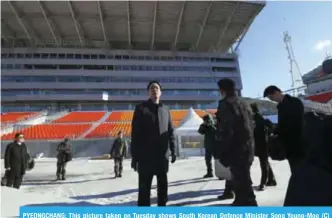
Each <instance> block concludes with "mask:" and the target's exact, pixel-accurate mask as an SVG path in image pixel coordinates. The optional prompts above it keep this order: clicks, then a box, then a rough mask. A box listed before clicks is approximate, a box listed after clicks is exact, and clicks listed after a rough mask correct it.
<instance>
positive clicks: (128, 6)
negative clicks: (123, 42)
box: [127, 1, 131, 47]
mask: <svg viewBox="0 0 332 218" xmlns="http://www.w3.org/2000/svg"><path fill="white" fill-rule="evenodd" d="M127 25H128V27H127V28H128V44H129V47H131V23H130V1H127Z"/></svg>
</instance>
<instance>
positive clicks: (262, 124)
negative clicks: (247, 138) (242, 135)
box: [253, 113, 273, 157]
mask: <svg viewBox="0 0 332 218" xmlns="http://www.w3.org/2000/svg"><path fill="white" fill-rule="evenodd" d="M253 118H254V126H255V128H254V138H255V155H256V156H259V157H264V156H268V135H269V133H270V132H271V131H272V128H273V123H272V122H271V121H270V120H268V119H265V118H264V117H263V116H262V115H260V114H259V113H256V114H254V117H253Z"/></svg>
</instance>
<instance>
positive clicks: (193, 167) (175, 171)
mask: <svg viewBox="0 0 332 218" xmlns="http://www.w3.org/2000/svg"><path fill="white" fill-rule="evenodd" d="M1 168H2V169H3V161H2V162H1ZM272 168H273V170H274V172H275V174H276V178H277V182H278V186H277V187H269V188H268V189H266V191H264V192H256V196H257V200H258V203H259V205H261V206H281V205H282V204H283V199H284V196H285V192H286V188H287V183H288V179H289V176H290V172H289V167H288V164H287V162H272ZM55 170H56V169H55V159H48V158H43V159H38V160H37V161H36V166H35V168H34V169H33V170H32V171H30V172H28V173H27V174H26V176H25V177H24V182H23V185H22V187H21V189H20V190H14V189H12V188H4V187H2V188H1V217H5V216H17V215H18V213H19V207H20V206H23V205H40V206H42V205H44V206H65V205H66V206H70V205H76V206H77V205H80V206H82V205H86V206H88V205H107V206H121V205H124V206H129V205H133V206H134V205H136V200H137V185H138V178H137V173H136V172H134V171H133V170H132V169H130V161H129V160H126V161H125V162H124V173H123V177H122V178H117V179H114V174H113V160H87V159H74V160H73V161H72V162H70V163H69V164H68V167H67V172H68V173H67V180H65V181H55V180H54V179H55ZM2 173H3V172H2ZM205 173H206V167H205V162H204V158H203V157H195V158H189V159H183V160H178V161H177V162H176V163H175V164H173V165H171V167H170V172H169V174H168V175H169V202H168V205H171V206H172V205H173V206H197V205H199V206H217V205H225V204H228V203H231V202H232V201H230V200H229V201H218V200H217V196H218V195H220V194H222V192H223V189H224V185H225V182H224V181H220V180H218V179H217V178H212V179H202V176H203V175H204V174H205ZM260 174H261V173H260V168H259V162H258V160H255V162H254V165H253V167H252V178H253V182H254V186H257V185H258V184H259V181H260ZM155 184H156V181H155V180H154V183H153V185H154V188H153V190H152V191H151V198H152V203H153V204H155V203H156V194H157V193H156V189H155Z"/></svg>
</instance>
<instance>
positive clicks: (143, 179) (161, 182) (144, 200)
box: [137, 172, 168, 206]
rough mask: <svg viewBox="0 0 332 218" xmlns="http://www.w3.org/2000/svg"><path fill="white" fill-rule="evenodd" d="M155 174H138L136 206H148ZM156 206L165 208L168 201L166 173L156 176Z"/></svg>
mask: <svg viewBox="0 0 332 218" xmlns="http://www.w3.org/2000/svg"><path fill="white" fill-rule="evenodd" d="M154 175H155V174H153V173H149V172H139V173H138V202H137V205H138V206H150V205H151V203H150V196H151V185H152V180H153V176H154ZM156 176H157V195H158V196H157V199H158V206H166V203H167V201H168V181H167V173H161V174H157V175H156Z"/></svg>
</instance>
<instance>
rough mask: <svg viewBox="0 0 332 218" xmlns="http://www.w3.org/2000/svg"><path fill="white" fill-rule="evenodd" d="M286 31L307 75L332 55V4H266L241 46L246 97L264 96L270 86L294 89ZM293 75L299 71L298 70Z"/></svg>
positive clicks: (301, 70) (301, 67)
mask: <svg viewBox="0 0 332 218" xmlns="http://www.w3.org/2000/svg"><path fill="white" fill-rule="evenodd" d="M286 30H287V31H288V33H289V35H290V36H291V38H292V47H293V51H294V54H295V57H296V60H297V63H298V65H299V68H300V72H301V73H302V74H305V73H307V72H309V71H310V70H312V69H314V68H315V67H317V66H318V65H320V64H321V63H322V62H323V61H324V59H325V57H326V53H330V54H332V1H330V2H327V1H325V2H317V1H315V2H314V1H311V2H308V1H294V2H289V1H278V2H277V1H268V2H267V3H266V6H265V8H264V9H263V10H262V11H261V13H260V14H259V15H258V16H257V17H256V19H255V21H254V22H253V24H252V25H251V27H250V29H249V31H248V33H247V34H246V36H245V38H244V39H243V41H242V43H241V45H240V47H239V62H240V70H241V75H242V83H243V91H242V95H243V96H246V97H254V98H256V97H262V95H263V91H264V89H265V87H266V86H268V85H277V86H278V87H280V88H281V89H282V90H288V89H290V88H291V76H290V73H289V69H290V66H289V60H288V59H287V58H288V54H287V51H286V46H285V44H284V42H283V33H284V32H285V31H286ZM294 72H295V73H297V72H298V71H297V70H296V68H294ZM297 75H299V73H297ZM297 77H299V76H297Z"/></svg>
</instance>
